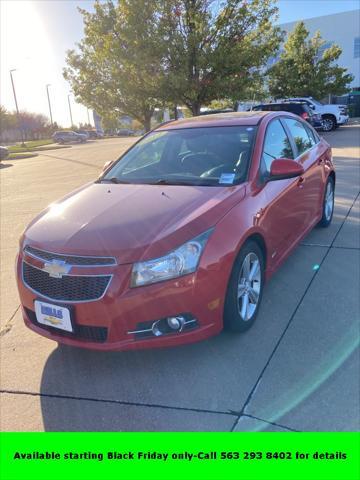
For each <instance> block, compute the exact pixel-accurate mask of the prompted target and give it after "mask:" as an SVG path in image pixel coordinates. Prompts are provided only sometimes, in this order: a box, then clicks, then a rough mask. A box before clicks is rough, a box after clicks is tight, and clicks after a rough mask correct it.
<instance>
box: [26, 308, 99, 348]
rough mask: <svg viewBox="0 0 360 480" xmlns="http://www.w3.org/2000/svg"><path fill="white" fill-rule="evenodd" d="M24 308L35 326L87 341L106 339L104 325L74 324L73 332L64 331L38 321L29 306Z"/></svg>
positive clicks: (97, 341)
mask: <svg viewBox="0 0 360 480" xmlns="http://www.w3.org/2000/svg"><path fill="white" fill-rule="evenodd" d="M24 308H25V313H26V315H27V317H28V319H29V320H30V322H31V323H33V324H34V325H36V326H37V327H40V328H43V329H44V330H47V331H49V332H52V333H55V334H56V335H60V336H63V337H70V338H78V339H79V340H86V341H88V342H96V343H104V342H106V339H107V334H108V329H107V328H106V327H90V326H88V325H74V332H73V333H70V332H65V331H64V330H60V329H56V328H54V327H50V326H48V325H43V324H42V323H39V322H38V321H37V319H36V314H35V312H34V311H32V310H30V309H29V308H26V307H24Z"/></svg>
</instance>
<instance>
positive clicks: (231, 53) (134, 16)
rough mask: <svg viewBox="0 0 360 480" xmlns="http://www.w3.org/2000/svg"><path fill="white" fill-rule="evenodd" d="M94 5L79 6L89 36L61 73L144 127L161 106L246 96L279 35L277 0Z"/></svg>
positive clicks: (102, 108) (87, 97)
mask: <svg viewBox="0 0 360 480" xmlns="http://www.w3.org/2000/svg"><path fill="white" fill-rule="evenodd" d="M94 8H95V11H94V12H93V13H89V12H86V11H85V10H82V9H80V12H81V13H82V15H83V18H84V26H85V28H84V38H83V39H82V40H81V42H80V43H79V44H78V48H77V50H70V51H69V52H68V53H67V59H66V61H67V67H66V68H65V69H64V77H65V78H66V79H67V80H68V81H69V82H70V84H71V87H72V90H73V92H74V93H75V95H76V97H77V99H78V100H79V101H80V102H81V103H83V104H84V105H86V106H88V107H91V108H93V109H95V110H96V111H97V112H99V114H100V115H101V116H103V117H108V116H111V117H113V116H114V115H115V116H121V115H122V114H128V115H131V116H132V117H134V118H135V119H137V120H139V121H140V122H141V123H142V124H143V125H144V126H145V128H146V130H148V129H149V128H150V123H151V116H152V115H153V113H154V111H155V108H157V107H158V108H164V107H166V106H168V107H170V108H171V109H173V108H174V106H175V105H176V104H180V105H186V106H187V107H188V108H189V109H190V110H191V111H192V113H193V114H198V113H199V111H200V108H201V106H202V105H207V104H209V103H210V102H211V101H213V100H216V99H219V98H225V99H229V100H231V101H234V100H238V99H242V98H246V97H248V96H249V92H252V90H254V88H256V89H257V88H260V87H261V82H262V75H261V67H262V66H263V65H264V64H265V63H266V61H267V59H268V58H269V57H270V56H271V55H274V53H275V52H276V49H277V48H278V45H279V43H280V39H281V35H280V30H279V28H277V27H273V25H272V23H273V21H274V18H275V15H276V12H277V9H276V7H275V6H274V0H247V1H245V0H224V1H223V2H221V3H219V2H218V1H211V0H118V2H117V4H115V3H114V2H113V1H112V0H108V1H107V2H106V3H100V2H99V1H96V3H95V5H94ZM254 86H256V87H254ZM251 97H252V94H251Z"/></svg>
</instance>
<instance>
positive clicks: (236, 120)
mask: <svg viewBox="0 0 360 480" xmlns="http://www.w3.org/2000/svg"><path fill="white" fill-rule="evenodd" d="M272 113H274V112H229V113H217V114H213V115H201V116H199V117H191V118H183V119H181V120H175V121H170V122H166V123H163V124H161V125H159V126H158V127H157V128H155V131H159V130H175V129H182V128H201V127H231V126H236V125H239V126H241V125H244V126H251V125H257V124H258V123H259V122H260V120H261V119H262V118H263V117H264V116H266V115H270V114H272Z"/></svg>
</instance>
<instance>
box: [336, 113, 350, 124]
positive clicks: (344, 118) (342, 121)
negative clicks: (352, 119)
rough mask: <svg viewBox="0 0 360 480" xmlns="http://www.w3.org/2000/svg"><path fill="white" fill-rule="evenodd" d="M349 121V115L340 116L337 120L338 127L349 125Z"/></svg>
mask: <svg viewBox="0 0 360 480" xmlns="http://www.w3.org/2000/svg"><path fill="white" fill-rule="evenodd" d="M348 121H349V115H340V117H339V118H338V120H337V123H338V125H344V124H345V123H348Z"/></svg>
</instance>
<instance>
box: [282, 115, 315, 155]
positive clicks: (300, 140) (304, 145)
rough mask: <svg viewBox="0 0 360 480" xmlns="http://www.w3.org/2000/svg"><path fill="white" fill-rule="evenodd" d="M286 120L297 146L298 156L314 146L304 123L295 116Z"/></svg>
mask: <svg viewBox="0 0 360 480" xmlns="http://www.w3.org/2000/svg"><path fill="white" fill-rule="evenodd" d="M284 122H285V123H286V125H287V126H288V128H289V130H290V133H291V135H292V136H293V138H294V142H295V145H296V148H297V156H300V155H302V154H303V153H304V152H306V151H307V150H309V148H311V147H312V146H313V143H312V141H311V139H310V137H309V134H308V133H307V130H306V129H305V126H304V125H303V123H302V122H301V121H299V120H295V119H294V118H285V119H284Z"/></svg>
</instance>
